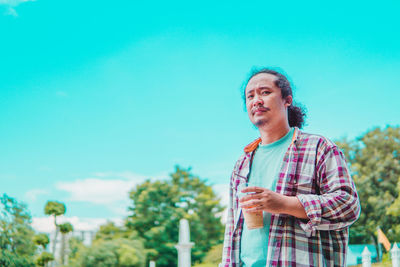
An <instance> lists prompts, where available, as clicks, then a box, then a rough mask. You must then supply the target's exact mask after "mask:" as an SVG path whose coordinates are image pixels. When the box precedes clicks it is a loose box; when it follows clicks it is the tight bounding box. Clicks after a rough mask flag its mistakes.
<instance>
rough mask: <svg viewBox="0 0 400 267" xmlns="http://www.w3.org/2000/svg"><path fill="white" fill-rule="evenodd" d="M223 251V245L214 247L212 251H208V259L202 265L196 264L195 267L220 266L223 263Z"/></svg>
mask: <svg viewBox="0 0 400 267" xmlns="http://www.w3.org/2000/svg"><path fill="white" fill-rule="evenodd" d="M222 249H223V244H218V245H215V246H213V247H212V248H211V249H210V251H208V253H207V255H206V257H205V258H204V260H203V262H202V263H201V264H196V265H195V266H193V267H211V266H214V267H215V266H218V264H219V263H221V262H222Z"/></svg>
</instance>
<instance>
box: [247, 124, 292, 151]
mask: <svg viewBox="0 0 400 267" xmlns="http://www.w3.org/2000/svg"><path fill="white" fill-rule="evenodd" d="M298 132H299V128H297V127H294V133H293V138H292V142H291V143H290V144H293V143H294V142H296V140H297V136H298ZM260 143H261V137H259V138H257V139H256V140H254V141H253V142H251V143H250V144H248V145H247V146H246V147H245V148H244V152H245V153H250V152H253V151H254V150H256V149H257V147H258V145H259V144H260Z"/></svg>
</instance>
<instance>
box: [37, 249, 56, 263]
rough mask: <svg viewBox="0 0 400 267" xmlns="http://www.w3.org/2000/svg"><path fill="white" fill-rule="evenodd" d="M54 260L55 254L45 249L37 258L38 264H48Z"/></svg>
mask: <svg viewBox="0 0 400 267" xmlns="http://www.w3.org/2000/svg"><path fill="white" fill-rule="evenodd" d="M52 260H54V256H53V254H51V253H49V252H47V251H43V252H42V253H41V254H40V255H39V256H38V257H37V258H36V260H35V263H36V265H37V266H46V264H47V263H48V262H50V261H52Z"/></svg>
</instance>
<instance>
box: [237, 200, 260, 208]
mask: <svg viewBox="0 0 400 267" xmlns="http://www.w3.org/2000/svg"><path fill="white" fill-rule="evenodd" d="M261 205H262V201H261V200H259V199H252V200H248V201H244V202H241V203H240V207H241V208H242V209H251V208H255V207H260V206H261Z"/></svg>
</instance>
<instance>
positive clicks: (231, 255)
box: [220, 69, 360, 267]
mask: <svg viewBox="0 0 400 267" xmlns="http://www.w3.org/2000/svg"><path fill="white" fill-rule="evenodd" d="M243 96H244V101H245V104H246V109H247V112H248V116H249V118H250V121H251V122H252V123H253V124H254V125H255V126H256V127H257V128H258V130H259V132H260V138H258V139H257V140H255V141H254V142H252V143H251V144H249V145H248V146H246V147H245V149H244V154H243V155H242V156H241V157H240V158H239V160H238V161H237V163H236V165H235V167H234V170H233V173H232V176H231V180H230V202H229V207H228V219H227V223H226V229H225V240H224V249H223V259H222V264H221V265H220V266H223V267H238V266H245V267H259V266H307V267H308V266H345V265H346V252H347V243H348V228H349V226H350V225H351V224H352V223H354V222H355V221H356V220H357V218H358V217H359V214H360V203H359V200H358V196H357V192H356V188H355V186H354V183H353V181H352V179H351V177H350V175H349V171H348V168H347V165H346V162H345V159H344V156H343V153H342V152H341V151H340V149H339V148H338V147H337V146H336V145H335V144H334V143H333V142H331V141H330V140H328V139H326V138H324V137H322V136H319V135H312V134H307V133H304V132H302V131H300V130H299V128H301V127H302V125H303V122H304V115H305V114H304V112H303V111H302V110H301V108H299V107H296V106H294V105H293V94H292V89H291V86H290V83H289V81H288V80H287V78H286V77H285V76H283V75H282V74H280V73H279V72H277V71H274V70H271V69H260V70H256V71H254V72H253V73H252V74H251V75H250V78H249V79H248V80H247V83H246V84H245V86H244V92H243ZM243 188H245V189H243ZM243 195H244V196H243ZM243 210H245V211H246V212H249V213H251V212H260V211H262V213H263V218H264V227H263V228H259V229H252V230H249V229H248V228H247V226H246V222H245V220H244V218H243V214H242V212H243Z"/></svg>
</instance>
